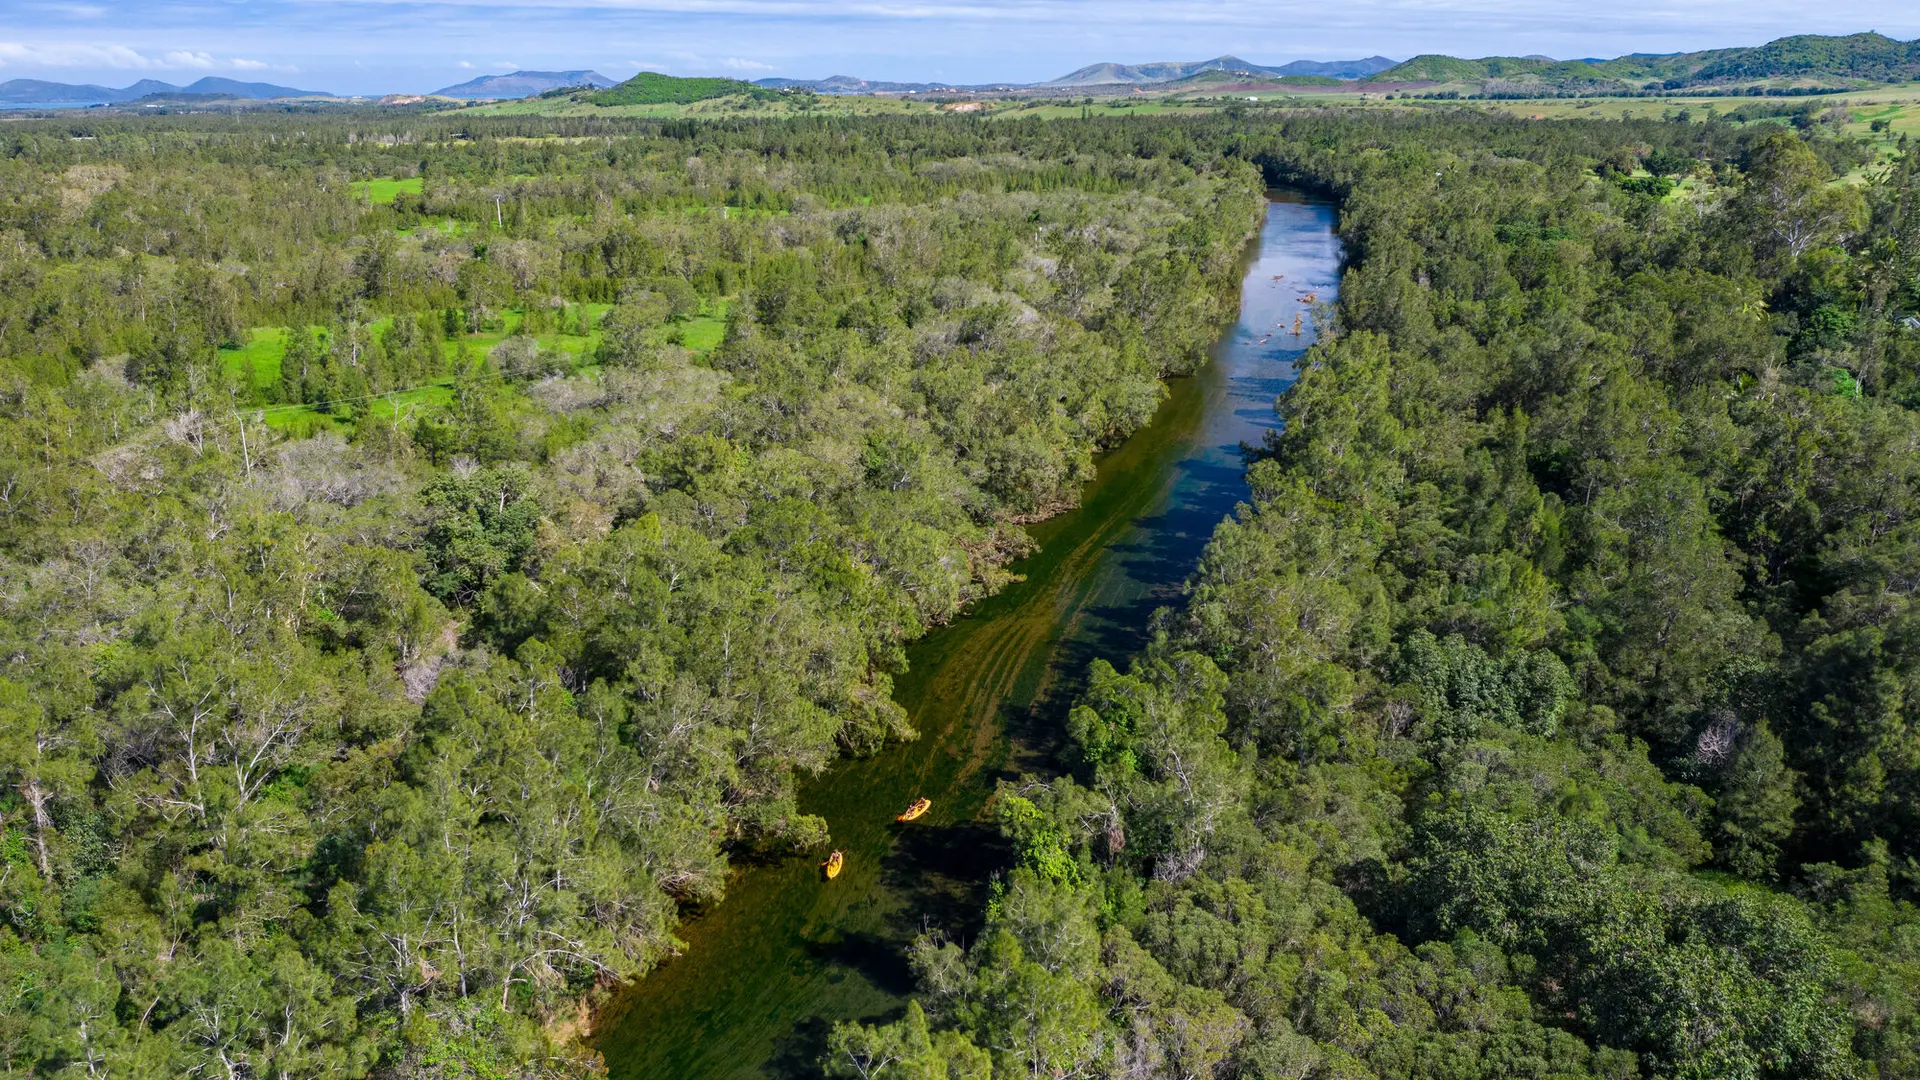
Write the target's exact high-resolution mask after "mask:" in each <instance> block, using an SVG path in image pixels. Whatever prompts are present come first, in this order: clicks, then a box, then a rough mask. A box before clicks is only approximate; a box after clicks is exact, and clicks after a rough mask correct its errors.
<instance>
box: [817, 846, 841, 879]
mask: <svg viewBox="0 0 1920 1080" xmlns="http://www.w3.org/2000/svg"><path fill="white" fill-rule="evenodd" d="M846 861H847V858H846V853H845V852H842V851H836V852H834V853H833V854H831V855H829V856H827V861H826V862H823V863H821V864H820V865H821V866H824V867H826V868H827V880H828V881H832V880H833V879H834V878H837V877H839V876H840V867H841V866H842V865H844V864H845V863H846Z"/></svg>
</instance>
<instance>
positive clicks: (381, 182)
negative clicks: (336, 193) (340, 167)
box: [353, 176, 426, 203]
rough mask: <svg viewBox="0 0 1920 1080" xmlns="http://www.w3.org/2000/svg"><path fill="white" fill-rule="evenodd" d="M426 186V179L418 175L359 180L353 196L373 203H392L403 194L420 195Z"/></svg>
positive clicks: (354, 187) (356, 182) (354, 186)
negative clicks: (401, 177) (402, 177)
mask: <svg viewBox="0 0 1920 1080" xmlns="http://www.w3.org/2000/svg"><path fill="white" fill-rule="evenodd" d="M425 187H426V181H424V180H422V179H421V178H420V177H418V176H409V177H406V178H404V179H398V180H396V179H392V178H381V179H377V180H358V181H355V182H354V185H353V197H354V198H356V199H361V200H364V201H366V202H371V203H391V202H393V201H394V200H395V199H397V198H399V197H400V196H401V195H418V194H420V193H421V192H422V191H423V190H425Z"/></svg>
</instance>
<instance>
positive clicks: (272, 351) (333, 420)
mask: <svg viewBox="0 0 1920 1080" xmlns="http://www.w3.org/2000/svg"><path fill="white" fill-rule="evenodd" d="M612 307H613V305H612V304H577V305H570V307H569V315H568V318H569V321H571V319H572V318H573V312H574V311H576V310H578V309H582V308H584V309H585V312H586V317H587V322H588V325H589V326H590V327H592V330H591V331H590V332H589V333H587V334H584V335H582V334H574V333H560V332H550V333H543V334H535V335H534V336H533V337H534V340H535V341H537V342H538V343H539V345H540V347H541V348H542V349H545V350H552V351H559V352H566V353H569V354H571V355H572V356H573V358H574V367H575V370H591V369H592V368H593V367H594V366H595V364H594V359H593V357H594V353H595V352H596V351H597V349H598V348H599V345H600V330H599V323H600V319H601V318H602V317H603V316H604V315H606V313H607V312H608V311H610V310H611V309H612ZM392 321H393V320H392V319H391V318H382V319H378V320H376V321H375V322H374V323H373V324H372V325H373V331H374V333H376V334H379V333H382V332H384V331H385V330H386V328H387V327H388V326H389V325H390V324H391V323H392ZM525 322H526V314H525V312H522V311H519V310H517V309H516V310H510V311H508V312H507V313H506V315H505V317H504V318H503V319H502V320H501V325H500V326H499V327H496V328H494V329H490V330H484V331H482V332H480V333H477V334H462V335H460V336H459V337H458V338H456V339H454V340H451V341H448V342H446V343H445V348H446V350H447V353H448V356H449V359H450V360H452V359H458V358H459V357H460V356H461V355H463V354H468V355H476V356H478V355H485V354H486V353H487V352H488V351H490V350H491V349H492V348H493V347H494V346H496V345H498V344H500V343H501V342H502V341H505V340H506V339H507V338H509V337H512V336H513V335H514V334H516V333H518V332H519V330H520V327H521V326H522V325H523V324H524V323H525ZM679 329H680V335H681V342H682V345H683V346H684V347H685V348H686V349H688V350H689V351H691V352H693V353H695V354H696V355H702V356H704V355H705V354H707V353H708V352H711V351H712V350H713V349H714V348H715V347H716V346H718V345H719V344H720V340H721V338H723V337H725V336H726V332H727V302H726V301H725V300H714V301H709V302H708V303H707V304H706V305H704V306H703V308H702V310H701V311H700V313H699V314H697V315H694V316H692V317H691V318H689V319H687V320H685V321H684V322H682V323H681V324H680V327H679ZM288 333H289V331H288V328H287V327H284V326H259V327H254V328H253V329H252V330H251V331H249V332H248V335H247V340H246V342H245V343H244V344H241V345H236V346H233V347H230V348H223V349H221V350H220V360H221V364H222V367H223V368H224V370H225V371H226V373H227V374H228V375H229V376H230V377H232V378H234V379H236V380H240V379H246V378H247V377H248V375H249V373H251V378H252V383H253V386H254V388H255V389H256V390H259V391H261V392H262V394H263V395H265V394H267V393H270V392H271V391H272V390H273V389H274V388H276V387H278V386H279V384H280V361H281V358H282V357H284V356H285V355H286V352H287V334H288ZM452 385H453V376H452V375H451V374H448V375H446V376H445V377H443V378H440V379H437V380H435V381H434V382H432V383H429V384H427V385H425V386H417V387H410V388H408V389H405V390H398V391H395V392H393V393H389V394H384V395H382V396H380V397H379V398H376V399H374V400H372V401H370V402H366V403H363V404H361V405H360V406H359V409H361V410H364V411H366V412H369V413H371V414H373V415H376V416H379V415H385V416H393V415H401V414H404V413H406V412H407V411H409V410H415V411H417V410H422V409H430V408H434V407H437V406H440V405H444V404H446V403H447V402H448V401H449V400H451V399H452V395H453V390H452ZM264 411H265V414H266V420H267V423H268V424H269V425H271V426H272V427H275V428H278V429H280V430H283V431H286V432H288V433H290V434H294V435H297V436H305V435H309V434H313V433H315V432H320V431H330V430H345V429H348V428H351V426H352V423H351V421H350V420H347V419H343V418H341V417H338V416H335V415H333V414H332V413H330V412H322V411H320V410H318V409H316V408H314V407H313V406H311V405H269V406H266V407H265V409H264Z"/></svg>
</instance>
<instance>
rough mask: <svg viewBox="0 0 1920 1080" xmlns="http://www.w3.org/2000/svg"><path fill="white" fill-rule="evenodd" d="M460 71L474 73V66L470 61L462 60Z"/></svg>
mask: <svg viewBox="0 0 1920 1080" xmlns="http://www.w3.org/2000/svg"><path fill="white" fill-rule="evenodd" d="M460 69H461V70H462V71H472V70H473V64H472V63H471V62H470V61H466V60H462V61H460Z"/></svg>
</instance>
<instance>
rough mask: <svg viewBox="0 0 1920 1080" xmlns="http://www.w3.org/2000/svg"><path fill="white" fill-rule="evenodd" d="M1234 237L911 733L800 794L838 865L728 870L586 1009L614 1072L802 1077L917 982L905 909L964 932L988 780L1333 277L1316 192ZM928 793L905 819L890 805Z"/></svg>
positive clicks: (1008, 758) (1139, 626)
mask: <svg viewBox="0 0 1920 1080" xmlns="http://www.w3.org/2000/svg"><path fill="white" fill-rule="evenodd" d="M1269 203H1270V204H1269V207H1268V213H1267V219H1266V222H1265V224H1264V225H1263V226H1262V228H1261V232H1260V236H1259V239H1258V240H1256V241H1255V242H1254V243H1253V244H1251V245H1250V248H1249V252H1248V258H1247V271H1246V275H1245V278H1244V280H1243V282H1242V286H1241V309H1240V319H1239V321H1238V323H1236V324H1235V325H1234V326H1233V327H1232V328H1231V329H1229V330H1228V331H1227V332H1226V333H1225V334H1223V335H1222V336H1221V338H1220V340H1219V341H1218V342H1217V343H1216V345H1215V347H1214V350H1213V362H1212V363H1211V364H1209V365H1208V366H1207V368H1205V369H1204V370H1203V371H1202V372H1201V373H1200V374H1198V375H1195V376H1193V377H1191V378H1185V379H1177V380H1173V381H1172V382H1170V383H1169V384H1168V389H1169V390H1170V393H1169V395H1168V398H1167V400H1166V401H1165V402H1164V403H1163V404H1162V405H1161V407H1160V410H1159V411H1158V412H1157V413H1156V414H1155V415H1154V419H1153V422H1152V423H1151V424H1150V425H1149V426H1147V427H1146V428H1144V429H1142V430H1141V431H1139V432H1138V433H1136V434H1135V435H1134V436H1133V437H1132V438H1131V439H1129V440H1128V441H1127V442H1126V443H1124V444H1122V445H1121V446H1120V447H1119V448H1118V449H1116V450H1114V451H1113V452H1111V453H1109V454H1107V455H1105V456H1104V457H1103V458H1102V459H1101V460H1100V462H1099V476H1098V478H1097V479H1096V480H1095V481H1094V482H1093V483H1091V484H1089V485H1088V487H1087V490H1086V491H1085V492H1084V494H1083V501H1082V503H1081V505H1080V506H1079V507H1078V508H1077V509H1075V510H1073V511H1071V512H1069V513H1066V514H1062V515H1060V516H1058V517H1056V518H1053V519H1052V520H1050V521H1046V522H1043V523H1041V524H1039V525H1036V526H1034V527H1032V529H1031V530H1030V531H1031V532H1032V533H1033V535H1034V538H1035V539H1036V540H1038V541H1039V543H1040V550H1039V551H1038V552H1037V553H1035V554H1034V555H1032V556H1030V557H1029V558H1027V559H1026V560H1024V561H1023V562H1021V563H1020V564H1019V565H1018V566H1016V567H1015V569H1016V571H1017V572H1019V573H1020V574H1022V575H1024V576H1025V580H1024V581H1021V582H1018V583H1016V584H1014V585H1012V586H1010V587H1008V588H1007V589H1006V590H1004V591H1003V592H1001V593H1000V594H999V595H997V596H994V597H991V598H989V599H987V600H984V601H982V602H981V603H979V604H977V605H976V606H975V607H974V608H973V609H971V610H970V611H969V612H968V613H967V615H966V616H965V617H964V618H961V619H959V620H957V621H955V622H954V623H953V624H951V625H949V626H946V627H943V628H941V629H939V630H936V631H935V632H933V633H931V634H929V635H927V637H926V638H924V639H923V640H921V641H920V642H919V643H917V644H916V645H915V646H914V647H913V648H912V649H911V650H909V653H908V659H909V662H910V665H911V666H910V669H909V671H908V673H907V674H906V675H903V676H901V677H900V678H899V679H898V680H896V682H895V688H894V697H895V699H896V700H897V701H899V703H900V704H901V705H902V706H903V707H905V709H906V710H907V712H908V714H909V715H910V716H911V717H912V718H913V723H914V726H915V727H916V728H917V729H918V730H919V732H920V738H919V739H918V740H916V741H914V742H911V743H906V744H902V745H898V746H891V747H888V748H887V749H886V750H884V751H882V752H881V753H880V754H878V755H876V756H874V757H872V758H868V759H865V760H860V761H849V762H845V763H842V764H840V765H837V766H835V767H834V768H833V769H832V770H831V771H830V772H829V773H828V774H827V775H825V776H823V777H821V778H819V779H818V780H816V781H814V782H813V783H811V784H809V785H808V786H807V787H806V788H805V790H803V792H802V794H801V806H802V808H803V809H804V810H806V811H807V812H809V813H814V814H819V815H821V816H822V817H824V818H825V819H826V821H827V823H828V825H829V827H830V828H831V830H832V834H833V842H834V846H836V847H839V848H842V849H844V850H845V851H846V852H847V863H846V869H845V870H844V871H843V872H842V873H841V875H840V876H839V878H837V879H836V880H834V881H832V882H830V883H829V882H825V881H823V880H822V879H821V877H820V873H819V870H818V867H817V866H816V865H815V860H814V859H811V858H795V859H791V860H788V861H786V862H781V863H776V864H771V865H759V866H751V867H747V868H745V869H743V870H741V871H740V872H738V873H737V874H736V875H735V876H734V877H733V879H732V880H731V881H730V882H729V883H728V887H727V895H726V899H725V901H724V902H722V903H721V904H720V905H719V906H717V907H716V908H714V909H713V910H712V911H709V912H706V913H704V914H702V915H701V916H699V917H698V918H696V919H693V920H692V921H690V922H688V923H687V924H686V925H685V926H684V927H683V928H682V930H681V936H682V937H683V938H684V939H685V940H686V942H687V943H688V949H687V952H686V954H685V955H683V956H680V957H678V958H676V959H674V960H673V961H671V962H669V963H667V964H666V965H664V966H662V967H661V968H660V969H659V970H657V971H655V972H654V973H653V974H652V975H650V976H648V977H647V978H646V979H644V980H642V981H641V982H639V983H638V984H636V985H635V986H634V987H633V988H631V989H630V990H628V991H627V992H626V993H625V994H624V995H623V996H622V997H621V998H620V999H619V1000H618V1001H616V1002H615V1003H614V1005H613V1007H611V1008H610V1009H609V1010H608V1011H607V1012H606V1013H605V1014H604V1015H603V1016H602V1018H601V1022H600V1028H599V1035H598V1037H597V1043H596V1045H597V1046H598V1047H599V1049H600V1051H601V1052H602V1053H603V1054H604V1055H605V1057H606V1060H607V1065H608V1068H609V1069H610V1071H611V1073H612V1075H613V1077H614V1078H615V1080H734V1078H740V1080H746V1078H762V1077H780V1076H816V1075H818V1072H817V1068H816V1066H815V1064H814V1062H815V1061H816V1060H817V1058H818V1056H819V1053H820V1050H821V1046H822V1044H823V1042H824V1039H825V1036H826V1032H827V1031H828V1030H829V1029H830V1028H831V1027H832V1025H833V1023H835V1022H836V1021H840V1020H847V1019H856V1018H857V1019H864V1020H875V1019H886V1018H889V1017H891V1016H894V1015H897V1014H898V1012H899V1010H900V1009H902V1008H903V1007H904V1005H905V1000H906V995H908V994H909V993H910V992H911V991H912V989H913V987H912V982H911V977H910V975H909V973H908V971H907V968H906V964H905V959H904V956H905V946H906V945H907V944H908V943H909V942H911V941H912V940H913V938H914V936H915V935H916V934H918V933H919V932H920V931H921V930H922V929H923V928H929V927H939V928H941V929H944V930H946V931H947V932H948V933H949V934H951V935H954V936H956V937H958V938H960V939H962V940H965V939H966V938H967V937H968V936H969V935H970V933H971V932H972V930H973V929H974V928H975V926H976V923H975V920H977V918H978V914H979V911H980V909H981V906H982V902H983V890H984V886H985V883H986V881H987V880H988V878H989V877H990V876H991V875H992V873H993V872H994V871H995V870H997V869H999V868H1000V867H1002V866H1004V865H1005V864H1006V854H1007V853H1006V851H1005V849H1004V847H1003V846H1002V844H1001V843H1000V841H999V840H998V838H997V836H996V835H995V833H994V830H993V829H992V827H991V825H990V824H989V823H987V822H986V821H984V820H983V819H982V815H981V812H982V810H983V808H984V807H985V805H986V801H987V798H988V797H989V796H990V795H992V794H993V790H994V785H995V783H996V782H997V781H998V780H1000V779H1002V778H1012V777H1015V776H1018V775H1019V774H1020V773H1022V772H1029V773H1042V774H1044V773H1048V772H1051V771H1053V769H1052V768H1051V757H1052V753H1053V750H1054V748H1055V747H1056V746H1057V740H1058V738H1059V731H1060V726H1061V725H1060V720H1061V717H1062V715H1063V713H1064V707H1065V704H1066V702H1067V701H1069V700H1070V699H1071V695H1072V691H1073V687H1074V683H1075V681H1076V680H1077V679H1078V678H1079V677H1080V674H1081V673H1082V672H1084V671H1085V669H1086V665H1087V663H1088V662H1089V661H1090V660H1091V659H1092V658H1094V657H1096V656H1106V657H1109V658H1112V659H1114V660H1115V661H1116V662H1119V661H1120V660H1122V659H1123V658H1125V657H1127V656H1128V655H1130V654H1132V653H1133V652H1135V651H1137V650H1138V649H1139V647H1140V646H1141V645H1142V644H1143V643H1144V641H1145V638H1146V631H1147V622H1148V618H1149V616H1151V615H1152V613H1153V611H1154V609H1155V608H1158V607H1161V606H1164V605H1166V604H1169V603H1173V602H1175V601H1177V600H1178V597H1179V591H1180V586H1181V583H1182V582H1183V581H1185V579H1186V577H1187V575H1188V574H1189V573H1190V572H1191V571H1192V570H1193V568H1194V566H1195V564H1196V563H1197V562H1198V560H1199V557H1200V553H1201V550H1202V549H1203V548H1204V547H1205V545H1206V542H1207V538H1208V537H1209V536H1211V535H1212V533H1213V529H1214V526H1215V525H1217V524H1218V523H1219V521H1220V519H1221V518H1223V517H1225V516H1227V515H1228V514H1230V513H1232V511H1233V507H1234V505H1235V503H1237V502H1238V501H1240V500H1241V499H1243V498H1244V497H1245V495H1246V485H1245V483H1244V481H1243V479H1242V476H1241V472H1242V469H1241V457H1240V452H1239V447H1240V445H1241V444H1242V443H1253V444H1257V443H1259V441H1260V439H1261V436H1262V434H1263V433H1264V431H1265V430H1266V429H1267V428H1270V427H1272V426H1274V423H1275V420H1274V415H1273V399H1274V397H1275V396H1276V395H1277V394H1279V392H1280V391H1281V390H1283V389H1284V388H1285V387H1286V385H1287V384H1288V383H1289V382H1290V381H1291V380H1292V362H1293V361H1294V359H1295V358H1297V357H1298V355H1299V353H1300V351H1301V350H1303V349H1304V348H1305V347H1306V346H1307V344H1309V343H1310V342H1311V341H1312V329H1311V323H1310V322H1309V324H1308V328H1307V330H1306V332H1305V333H1304V334H1303V335H1302V336H1299V337H1295V336H1294V335H1293V334H1292V332H1291V329H1292V325H1293V321H1294V315H1295V313H1296V312H1299V313H1304V311H1305V308H1306V304H1305V303H1303V301H1302V300H1301V297H1302V295H1303V294H1304V293H1308V292H1313V293H1316V294H1317V296H1318V299H1319V300H1320V301H1322V302H1325V301H1329V300H1331V299H1332V298H1333V294H1334V289H1335V287H1336V286H1337V283H1338V275H1339V260H1340V248H1339V244H1338V241H1337V240H1336V239H1335V238H1334V236H1333V226H1334V211H1333V208H1332V207H1331V205H1329V204H1327V203H1325V202H1323V201H1319V200H1316V199H1311V198H1308V197H1306V196H1302V195H1298V194H1294V193H1291V192H1273V193H1271V195H1270V199H1269ZM920 795H925V796H927V797H928V798H931V799H932V800H933V809H932V810H931V811H930V812H929V813H928V814H927V815H926V816H925V817H923V818H921V819H920V820H919V821H917V822H913V823H911V824H908V825H897V824H895V823H894V820H893V815H894V814H896V813H898V812H899V811H900V809H901V808H903V807H904V806H906V804H907V803H908V802H910V801H911V800H912V799H913V798H914V797H916V796H920Z"/></svg>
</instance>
